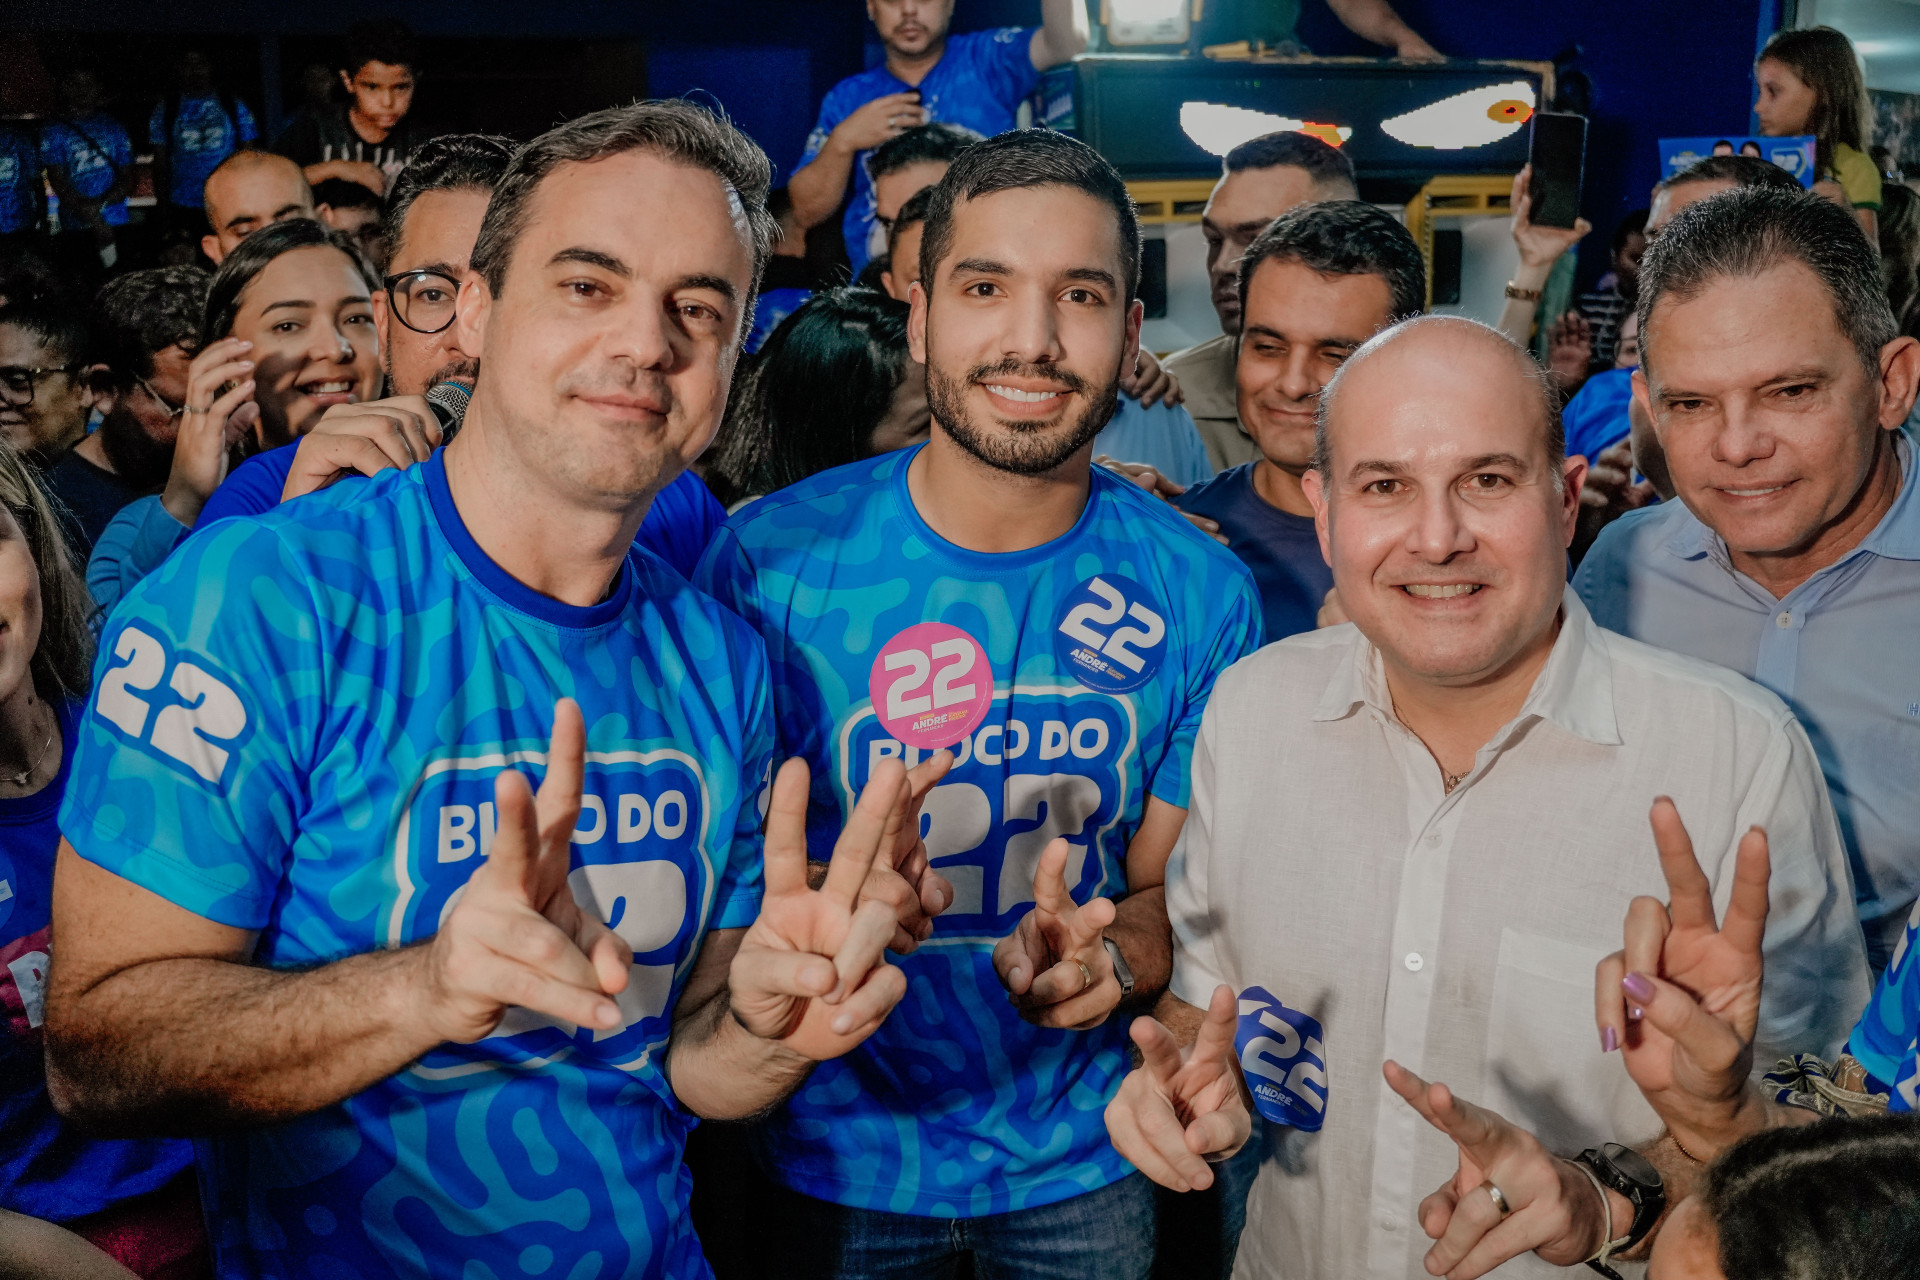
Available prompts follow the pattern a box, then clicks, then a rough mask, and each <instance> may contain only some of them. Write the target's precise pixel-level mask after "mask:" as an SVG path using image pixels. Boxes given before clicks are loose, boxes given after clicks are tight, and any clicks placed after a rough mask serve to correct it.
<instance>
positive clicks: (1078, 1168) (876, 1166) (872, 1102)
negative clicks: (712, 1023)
mask: <svg viewBox="0 0 1920 1280" xmlns="http://www.w3.org/2000/svg"><path fill="white" fill-rule="evenodd" d="M917 456H919V449H917V448H916V449H910V450H900V451H897V452H893V453H888V454H883V455H881V456H879V457H876V458H872V459H869V460H866V461H863V462H858V463H855V464H853V465H852V466H847V467H840V468H837V469H835V470H832V471H827V472H823V473H822V474H820V475H817V476H814V477H812V478H811V479H808V480H806V481H804V482H802V483H800V484H797V485H794V486H792V487H790V488H788V489H785V490H783V491H781V492H779V493H776V494H774V495H772V496H771V497H767V498H763V499H761V500H760V501H758V502H756V503H754V504H752V505H751V506H749V507H746V508H744V509H743V510H742V511H740V512H739V513H738V514H737V515H735V516H734V518H733V519H732V520H731V521H729V522H728V524H727V525H726V527H724V528H722V529H721V531H720V533H719V535H718V536H717V537H716V538H715V540H714V544H713V546H712V547H711V548H710V549H709V550H708V552H707V558H706V560H705V562H703V563H702V565H701V568H700V574H699V577H698V579H697V581H698V582H699V583H700V584H701V585H702V586H703V587H704V588H705V589H706V590H708V591H710V592H712V593H713V594H714V595H715V596H716V597H717V598H718V599H720V600H721V601H722V602H723V603H725V604H727V605H729V606H731V607H732V608H734V609H735V610H737V611H738V612H739V613H740V614H741V616H742V617H744V618H746V619H747V621H748V622H749V623H750V624H751V625H752V626H753V627H755V628H756V629H757V630H758V631H759V632H760V634H761V636H762V637H763V638H764V640H765V641H766V644H767V652H768V659H769V662H770V663H771V666H772V670H773V681H774V694H773V700H774V709H775V717H776V720H777V722H778V726H779V735H780V742H781V746H782V748H783V750H784V751H785V752H787V753H788V754H792V755H798V756H802V757H804V758H805V759H806V761H807V763H808V766H809V767H810V768H811V769H812V771H813V803H812V808H811V813H810V814H809V821H808V828H809V841H810V845H811V848H812V855H813V856H814V857H815V858H816V859H818V858H825V857H826V856H828V854H829V853H830V852H831V849H832V847H833V842H834V840H835V838H836V837H837V835H838V833H839V831H840V829H841V826H842V824H843V821H844V817H845V815H846V814H847V813H848V812H849V811H850V810H851V807H852V804H853V802H854V800H855V799H856V798H857V797H858V795H859V793H860V789H861V788H862V787H863V786H864V785H865V784H866V782H867V779H868V778H869V776H870V775H871V773H872V771H873V769H874V768H875V767H876V765H877V764H878V763H879V762H880V761H881V760H884V759H888V758H896V757H904V759H905V761H906V762H907V763H908V764H909V765H912V764H914V763H916V762H918V761H919V760H920V759H921V758H923V756H924V755H925V754H927V753H928V752H930V751H931V750H934V749H937V748H938V746H939V745H949V744H950V745H951V747H952V749H953V751H954V752H955V754H956V756H957V762H956V763H955V765H954V767H953V770H952V772H951V773H949V774H948V775H947V777H946V778H945V780H944V781H942V783H941V784H940V785H939V786H937V787H935V788H934V789H933V791H932V792H931V793H930V794H929V795H928V797H927V802H926V807H925V811H924V814H923V817H922V822H923V824H924V828H925V838H926V842H927V849H928V852H929V854H930V855H931V857H932V859H933V863H934V865H935V867H936V868H937V869H938V870H939V871H940V872H941V874H942V875H944V876H945V877H946V878H947V879H948V880H950V881H951V882H952V883H953V886H954V889H955V893H956V898H955V901H954V903H953V905H952V906H950V907H949V908H948V909H947V911H946V912H945V913H944V914H943V915H941V916H940V917H939V918H938V920H936V921H935V924H934V932H933V937H932V938H931V940H930V941H928V942H926V943H924V944H922V945H921V947H920V948H919V950H918V951H916V952H915V953H914V954H913V955H911V956H907V957H904V958H896V962H897V963H898V964H899V966H900V968H901V969H902V970H903V971H904V972H905V974H906V977H907V980H908V990H907V994H906V996H905V998H904V999H902V1000H901V1002H900V1004H899V1006H898V1007H896V1008H895V1009H894V1011H893V1013H892V1014H891V1015H890V1016H889V1017H888V1018H887V1020H886V1021H885V1022H884V1023H883V1024H881V1026H880V1029H879V1030H878V1031H877V1032H875V1034H874V1035H873V1037H872V1038H871V1039H869V1040H868V1041H867V1042H866V1043H865V1044H864V1045H862V1046H861V1047H860V1048H858V1049H856V1050H854V1051H853V1052H852V1053H850V1054H848V1055H847V1056H846V1057H844V1058H841V1059H839V1060H837V1061H834V1062H826V1063H822V1064H821V1065H820V1067H819V1068H818V1069H817V1070H815V1071H814V1073H813V1075H812V1076H811V1077H810V1078H809V1079H808V1081H807V1082H806V1084H805V1085H803V1086H802V1087H801V1089H800V1090H799V1092H798V1093H796V1094H795V1095H794V1096H793V1097H792V1098H791V1099H790V1100H789V1101H788V1102H787V1104H786V1105H785V1107H784V1108H782V1109H781V1110H780V1111H779V1112H777V1113H776V1114H775V1115H774V1117H773V1118H772V1119H771V1120H770V1121H769V1122H768V1123H767V1124H766V1125H765V1126H764V1131H763V1139H762V1140H763V1153H762V1154H763V1157H764V1160H765V1162H766V1163H767V1165H768V1167H769V1168H770V1170H771V1171H772V1173H773V1175H774V1176H775V1177H776V1178H777V1179H779V1180H780V1181H781V1182H783V1183H785V1184H786V1185H787V1186H789V1187H791V1188H793V1189H794V1190H797V1191H800V1192H802V1193H804V1194H806V1195H809V1196H814V1197H816V1198H819V1199H823V1200H830V1201H835V1202H838V1203H841V1204H846V1205H852V1206H857V1207H861V1208H868V1209H880V1210H888V1211H891V1212H895V1213H904V1214H915V1215H920V1216H932V1217H977V1216H981V1215H985V1214H993V1213H1004V1212H1007V1211H1009V1210H1015V1209H1024V1208H1031V1207H1035V1206H1039V1205H1045V1204H1049V1203H1053V1202H1056V1201H1060V1200H1064V1199H1067V1198H1069V1197H1071V1196H1075V1195H1079V1194H1081V1193H1083V1192H1087V1191H1093V1190H1097V1189H1099V1188H1100V1187H1103V1186H1106V1185H1108V1184H1109V1183H1112V1182H1114V1181H1117V1180H1118V1179H1120V1178H1122V1177H1124V1176H1126V1175H1127V1174H1128V1173H1129V1172H1131V1166H1130V1165H1128V1164H1127V1162H1126V1161H1125V1160H1123V1159H1122V1158H1121V1157H1120V1156H1119V1154H1118V1153H1117V1152H1115V1151H1114V1149H1113V1145H1112V1144H1111V1143H1110V1142H1109V1141H1108V1140H1107V1131H1106V1126H1105V1123H1104V1121H1103V1118H1102V1111H1103V1109H1104V1108H1105V1107H1106V1105H1107V1102H1108V1101H1109V1100H1110V1099H1111V1098H1112V1096H1113V1094H1114V1091H1115V1090H1116V1089H1117V1088H1118V1087H1119V1084H1120V1080H1121V1078H1122V1077H1123V1076H1124V1075H1125V1073H1126V1071H1127V1067H1128V1052H1127V1035H1126V1026H1127V1022H1128V1019H1127V1018H1125V1017H1112V1018H1109V1019H1108V1020H1107V1021H1106V1023H1105V1024H1104V1025H1102V1026H1100V1027H1098V1028H1096V1029H1094V1030H1091V1031H1057V1030H1048V1029H1043V1028H1040V1027H1035V1026H1033V1025H1031V1024H1029V1023H1027V1022H1025V1021H1023V1020H1022V1019H1021V1017H1020V1015H1019V1013H1018V1012H1017V1011H1016V1010H1015V1009H1014V1008H1013V1006H1012V1005H1011V1004H1010V1003H1009V1002H1008V998H1007V993H1006V990H1005V989H1004V988H1003V987H1002V986H1001V984H1000V980H999V978H998V976H997V975H996V974H995V972H994V968H993V959H992V952H993V945H994V942H995V941H996V940H997V939H999V938H1001V937H1003V936H1005V935H1006V934H1008V933H1010V932H1012V930H1013V928H1014V926H1015V925H1016V924H1017V923H1018V922H1019V920H1020V918H1021V916H1023V915H1025V914H1026V913H1027V912H1028V911H1029V910H1031V909H1032V906H1033V874H1034V869H1035V866H1036V864H1037V863H1038V861H1039V858H1040V853H1041V851H1042V850H1043V849H1045V848H1046V846H1047V845H1048V844H1049V843H1050V842H1051V841H1052V840H1053V839H1054V838H1055V837H1056V836H1064V837H1066V839H1067V840H1068V841H1069V842H1070V843H1071V845H1072V854H1071V856H1070V858H1069V860H1068V864H1067V885H1068V888H1069V889H1070V891H1071V892H1072V894H1073V897H1074V898H1075V900H1076V901H1079V902H1086V901H1088V900H1090V899H1092V898H1094V897H1096V896H1101V895H1106V896H1110V897H1113V898H1116V899H1117V898H1119V897H1121V896H1123V895H1124V894H1125V893H1126V889H1127V873H1126V858H1127V847H1128V844H1129V842H1130V841H1131V840H1132V838H1133V835H1134V833H1135V831H1136V830H1137V829H1138V828H1139V824H1140V821H1141V818H1142V815H1143V814H1144V812H1145V807H1146V803H1147V798H1148V797H1149V796H1157V797H1159V798H1160V799H1161V800H1164V801H1166V802H1167V803H1169V804H1173V805H1177V806H1180V807H1185V806H1186V804H1187V788H1188V762H1189V759H1190V757H1191V754H1192V749H1193V740H1194V735H1195V733H1196V732H1197V731H1198V730H1199V727H1200V717H1201V713H1202V711H1203V710H1204V709H1205V707H1206V701H1207V697H1208V694H1209V693H1210V692H1211V690H1212V688H1213V682H1214V678H1215V677H1216V676H1217V675H1218V674H1219V673H1220V672H1221V671H1223V670H1224V669H1225V668H1226V667H1227V666H1229V665H1230V664H1231V663H1233V662H1234V661H1235V660H1236V659H1238V658H1239V657H1241V656H1242V655H1243V654H1246V653H1248V652H1251V651H1252V650H1253V649H1254V648H1256V647H1258V645H1259V644H1260V639H1261V635H1260V603H1259V597H1258V596H1257V595H1256V593H1255V590H1254V586H1253V582H1252V579H1251V578H1250V577H1249V576H1248V574H1247V571H1246V569H1245V568H1243V567H1242V566H1241V564H1240V562H1239V561H1238V560H1236V559H1234V557H1233V556H1232V555H1231V554H1230V553H1228V552H1227V551H1226V549H1225V548H1223V547H1221V546H1220V545H1219V544H1217V543H1215V542H1214V541H1212V540H1211V539H1210V538H1207V537H1205V536H1204V535H1202V534H1200V533H1199V532H1198V531H1197V530H1195V529H1194V528H1193V527H1192V526H1191V525H1189V524H1188V523H1187V522H1186V521H1185V520H1183V519H1182V518H1181V517H1180V516H1179V515H1178V514H1177V513H1176V512H1174V511H1173V509H1172V508H1170V507H1168V506H1167V505H1166V504H1165V503H1163V502H1160V501H1159V500H1158V499H1155V498H1152V497H1149V496H1147V495H1146V494H1143V493H1142V492H1141V491H1140V490H1138V489H1137V488H1135V487H1134V486H1133V485H1132V484H1130V483H1129V482H1127V481H1126V480H1124V479H1122V478H1120V477H1118V476H1115V475H1114V474H1112V473H1110V472H1108V471H1107V470H1106V469H1105V468H1102V467H1095V468H1093V480H1092V488H1091V491H1090V493H1089V496H1088V500H1087V505H1086V509H1085V511H1084V512H1083V513H1082V514H1081V517H1080V519H1079V521H1078V523H1076V524H1075V525H1074V527H1073V528H1072V529H1071V530H1070V531H1069V532H1067V533H1066V534H1064V535H1062V536H1061V537H1059V538H1057V539H1055V540H1054V541H1052V542H1049V543H1046V544H1045V545H1042V546H1039V547H1035V548H1033V549H1031V550H1028V551H1021V552H1014V553H1007V554H983V553H980V552H974V551H969V550H966V549H964V548H961V547H958V546H955V545H953V544H952V543H950V542H948V541H946V540H945V539H944V538H942V537H940V535H939V534H937V533H935V532H934V531H933V530H932V528H930V527H929V526H928V525H927V524H926V522H925V521H924V520H922V519H921V517H920V515H919V513H918V512H917V511H916V510H915V509H914V505H913V500H912V498H911V497H910V496H909V493H908V490H907V470H908V467H909V465H910V464H911V463H912V461H913V459H914V458H916V457H917ZM928 726H935V727H933V728H929V727H928ZM900 734H905V735H906V737H907V738H910V739H913V741H903V740H902V738H901V737H900V736H898V735H900ZM929 742H931V743H932V744H933V745H930V746H926V747H924V748H923V747H922V746H920V745H916V744H917V743H929Z"/></svg>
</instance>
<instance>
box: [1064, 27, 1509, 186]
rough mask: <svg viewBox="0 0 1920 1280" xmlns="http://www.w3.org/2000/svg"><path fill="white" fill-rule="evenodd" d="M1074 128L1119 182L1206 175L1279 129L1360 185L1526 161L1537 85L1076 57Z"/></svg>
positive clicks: (1319, 66)
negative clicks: (1345, 165) (1326, 149)
mask: <svg viewBox="0 0 1920 1280" xmlns="http://www.w3.org/2000/svg"><path fill="white" fill-rule="evenodd" d="M1078 80H1079V84H1078V96H1077V98H1076V102H1075V107H1076V120H1075V128H1076V131H1077V132H1078V133H1079V135H1080V136H1081V137H1082V138H1083V139H1085V140H1086V141H1087V142H1088V143H1090V144H1091V145H1092V146H1093V147H1095V148H1096V149H1097V150H1099V151H1100V153H1101V154H1102V155H1104V156H1106V157H1107V159H1108V160H1110V161H1112V162H1113V164H1114V166H1115V167H1116V168H1118V169H1119V170H1120V171H1121V173H1122V174H1124V175H1126V176H1127V177H1129V178H1180V177H1201V176H1209V177H1210V176H1212V175H1214V174H1217V173H1218V172H1219V171H1220V157H1221V156H1224V155H1225V154H1226V153H1227V152H1228V151H1231V150H1232V149H1233V148H1234V147H1236V146H1238V145H1240V144H1241V143H1242V142H1246V141H1248V140H1249V139H1252V138H1256V137H1259V136H1260V135H1261V134H1265V133H1273V132H1276V131H1282V130H1298V131H1300V132H1303V133H1308V134H1311V135H1313V136H1314V137H1317V138H1319V139H1320V140H1321V141H1323V142H1326V143H1328V144H1329V145H1332V146H1336V147H1340V148H1341V149H1342V150H1343V151H1345V152H1346V154H1347V156H1348V158H1350V159H1351V160H1352V161H1353V163H1354V167H1355V168H1356V169H1357V170H1359V172H1360V173H1361V174H1362V175H1363V176H1368V175H1373V176H1380V177H1417V178H1420V179H1421V180H1424V178H1425V177H1426V176H1427V175H1431V174H1435V173H1476V172H1482V173H1484V172H1507V173H1511V172H1513V171H1514V170H1516V169H1518V168H1519V167H1520V166H1521V165H1523V164H1525V163H1526V159H1527V130H1526V127H1525V126H1526V124H1527V121H1529V120H1530V119H1532V118H1533V113H1534V111H1535V110H1536V108H1537V107H1538V105H1539V91H1540V86H1539V79H1538V77H1537V76H1533V75H1530V74H1527V73H1525V72H1523V71H1521V70H1520V69H1519V68H1516V67H1515V66H1513V65H1512V64H1510V63H1509V64H1472V63H1465V64H1463V63H1448V64H1444V65H1442V66H1436V67H1434V68H1430V69H1429V68H1418V69H1409V68H1408V67H1406V66H1404V65H1398V64H1393V63H1377V64H1352V63H1312V62H1305V63H1275V64H1268V65H1258V64H1252V63H1212V62H1200V61H1197V60H1193V59H1185V58H1164V59H1162V58H1139V57H1134V58H1127V57H1107V58H1087V59H1083V60H1082V61H1081V62H1080V64H1079V73H1078Z"/></svg>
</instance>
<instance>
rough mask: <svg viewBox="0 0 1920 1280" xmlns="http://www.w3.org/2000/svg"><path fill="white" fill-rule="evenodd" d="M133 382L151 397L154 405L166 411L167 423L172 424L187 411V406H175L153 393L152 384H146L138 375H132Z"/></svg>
mask: <svg viewBox="0 0 1920 1280" xmlns="http://www.w3.org/2000/svg"><path fill="white" fill-rule="evenodd" d="M133 380H134V381H135V382H137V383H139V384H140V389H141V390H142V391H144V392H146V393H147V394H148V395H150V396H152V397H153V402H154V403H155V404H157V405H159V406H160V407H161V408H162V409H165V410H166V411H167V421H168V422H172V421H173V420H174V419H175V418H177V417H179V416H180V415H181V414H183V413H185V412H186V411H187V406H185V405H183V404H178V405H177V404H175V403H174V402H173V401H171V400H169V399H167V398H166V397H165V396H163V395H161V394H160V393H159V392H158V391H155V390H154V389H153V384H152V383H151V382H148V381H147V380H146V379H145V378H143V377H141V376H140V375H139V374H137V373H136V374H134V375H133Z"/></svg>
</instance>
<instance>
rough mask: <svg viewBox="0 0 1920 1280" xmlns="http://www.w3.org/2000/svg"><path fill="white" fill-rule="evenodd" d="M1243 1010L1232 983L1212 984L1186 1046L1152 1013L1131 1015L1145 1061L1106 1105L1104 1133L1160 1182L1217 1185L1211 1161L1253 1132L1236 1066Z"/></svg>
mask: <svg viewBox="0 0 1920 1280" xmlns="http://www.w3.org/2000/svg"><path fill="white" fill-rule="evenodd" d="M1238 1011H1239V1002H1238V1001H1236V1000H1235V999H1234V995H1233V988H1232V987H1229V986H1225V985H1222V986H1219V987H1216V988H1214V992H1213V999H1212V1001H1211V1002H1209V1003H1208V1005H1207V1017H1206V1021H1204V1022H1202V1023H1201V1024H1200V1035H1199V1036H1198V1038H1196V1039H1195V1040H1194V1042H1193V1046H1192V1047H1191V1048H1189V1049H1182V1048H1180V1046H1179V1045H1178V1044H1177V1043H1176V1042H1175V1041H1174V1038H1173V1035H1172V1033H1171V1032H1169V1031H1168V1030H1167V1029H1166V1028H1165V1027H1163V1026H1161V1025H1160V1023H1158V1022H1156V1021H1155V1020H1154V1019H1152V1018H1135V1019H1134V1020H1133V1027H1132V1034H1133V1042H1134V1043H1135V1044H1137V1045H1139V1046H1140V1060H1141V1062H1140V1065H1139V1066H1138V1067H1135V1068H1134V1069H1133V1070H1132V1071H1129V1072H1128V1073H1127V1078H1126V1079H1125V1080H1122V1081H1121V1082H1120V1090H1119V1092H1118V1093H1116V1094H1114V1095H1113V1101H1112V1102H1109V1103H1108V1104H1107V1136H1108V1137H1109V1138H1110V1139H1112V1141H1113V1147H1114V1150H1116V1151H1118V1152H1119V1153H1120V1154H1121V1155H1123V1156H1125V1157H1126V1158H1127V1159H1129V1160H1131V1161H1133V1163H1134V1165H1135V1166H1136V1167H1137V1168H1138V1169H1139V1170H1140V1172H1142V1173H1144V1174H1146V1175H1147V1176H1148V1177H1149V1178H1151V1179H1153V1180H1154V1181H1155V1182H1157V1183H1159V1184H1160V1185H1161V1186H1163V1187H1168V1188H1171V1189H1172V1190H1174V1191H1190V1190H1204V1189H1206V1188H1207V1187H1209V1186H1212V1185H1213V1170H1212V1169H1211V1168H1209V1167H1208V1162H1209V1161H1214V1160H1225V1159H1227V1158H1228V1157H1230V1156H1232V1155H1233V1154H1234V1153H1235V1152H1236V1151H1238V1150H1240V1148H1241V1147H1242V1146H1244V1145H1246V1141H1247V1137H1248V1135H1249V1134H1250V1133H1251V1132H1252V1131H1253V1117H1252V1116H1251V1115H1250V1114H1248V1112H1247V1103H1246V1099H1245V1098H1244V1097H1243V1096H1241V1093H1240V1076H1239V1073H1238V1071H1236V1070H1235V1068H1234V1065H1233V1030H1234V1026H1235V1024H1236V1022H1237V1021H1238V1017H1237V1014H1238Z"/></svg>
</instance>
